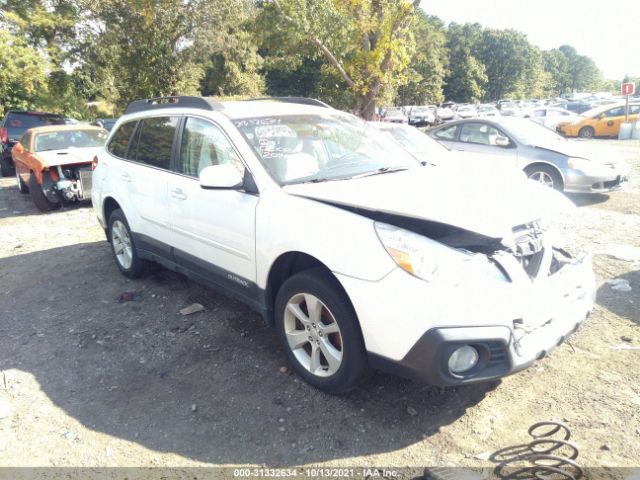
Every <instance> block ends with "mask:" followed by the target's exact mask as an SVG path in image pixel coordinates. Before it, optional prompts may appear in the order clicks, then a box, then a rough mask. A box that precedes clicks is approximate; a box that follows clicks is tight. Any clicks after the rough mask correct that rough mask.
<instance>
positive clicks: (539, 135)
mask: <svg viewBox="0 0 640 480" xmlns="http://www.w3.org/2000/svg"><path fill="white" fill-rule="evenodd" d="M503 125H504V127H505V128H506V129H507V130H508V131H509V133H510V134H511V135H513V136H514V137H515V138H516V140H518V141H519V142H520V143H524V144H525V145H531V146H545V145H549V144H550V143H557V142H565V141H566V139H565V138H564V137H561V136H560V135H558V134H557V133H556V132H554V131H553V130H550V129H548V128H546V127H543V126H542V125H540V124H539V123H535V122H532V121H530V120H526V119H520V118H514V119H512V120H509V121H506V122H504V124H503Z"/></svg>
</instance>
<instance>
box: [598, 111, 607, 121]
mask: <svg viewBox="0 0 640 480" xmlns="http://www.w3.org/2000/svg"><path fill="white" fill-rule="evenodd" d="M605 116H606V115H605V114H604V113H601V114H600V115H598V120H602V119H603V118H604V117H605Z"/></svg>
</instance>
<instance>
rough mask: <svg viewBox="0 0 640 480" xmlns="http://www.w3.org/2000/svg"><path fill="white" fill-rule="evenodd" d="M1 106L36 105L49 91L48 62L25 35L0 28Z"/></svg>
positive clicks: (25, 106) (28, 106)
mask: <svg viewBox="0 0 640 480" xmlns="http://www.w3.org/2000/svg"><path fill="white" fill-rule="evenodd" d="M0 44H2V45H3V48H0V105H3V106H7V107H13V108H34V107H36V106H37V100H38V98H39V97H40V96H42V95H44V94H46V92H47V68H48V67H49V63H48V61H47V59H46V58H44V57H43V56H42V55H41V54H40V53H39V52H38V51H36V50H35V49H33V48H32V47H31V46H30V45H28V44H27V42H26V40H25V38H24V37H18V36H16V35H13V34H11V33H10V32H9V31H8V30H6V29H4V28H2V29H0Z"/></svg>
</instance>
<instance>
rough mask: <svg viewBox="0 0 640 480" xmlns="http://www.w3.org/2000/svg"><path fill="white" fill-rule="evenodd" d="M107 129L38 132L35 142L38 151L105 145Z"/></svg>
mask: <svg viewBox="0 0 640 480" xmlns="http://www.w3.org/2000/svg"><path fill="white" fill-rule="evenodd" d="M106 139H107V131H106V130H63V131H59V132H44V133H38V134H37V135H36V138H35V142H34V149H35V151H36V152H46V151H49V150H63V149H66V148H71V147H74V148H89V147H100V146H102V145H104V142H105V141H106Z"/></svg>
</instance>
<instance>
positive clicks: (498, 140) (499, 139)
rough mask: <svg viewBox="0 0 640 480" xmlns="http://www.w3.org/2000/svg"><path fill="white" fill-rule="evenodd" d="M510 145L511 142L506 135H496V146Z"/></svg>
mask: <svg viewBox="0 0 640 480" xmlns="http://www.w3.org/2000/svg"><path fill="white" fill-rule="evenodd" d="M509 145H511V142H510V141H509V139H508V138H507V137H497V138H496V146H498V147H508V146H509Z"/></svg>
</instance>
